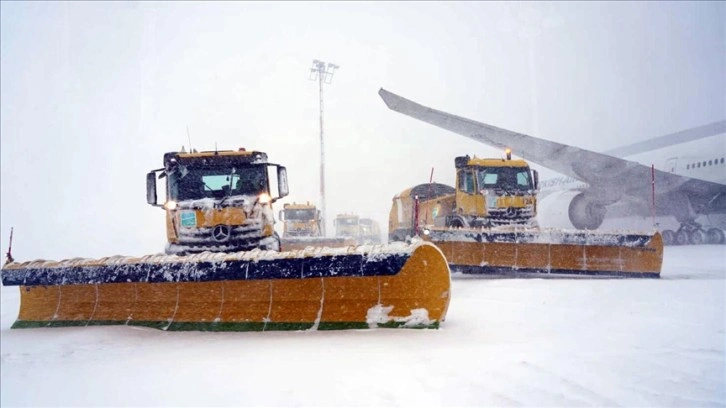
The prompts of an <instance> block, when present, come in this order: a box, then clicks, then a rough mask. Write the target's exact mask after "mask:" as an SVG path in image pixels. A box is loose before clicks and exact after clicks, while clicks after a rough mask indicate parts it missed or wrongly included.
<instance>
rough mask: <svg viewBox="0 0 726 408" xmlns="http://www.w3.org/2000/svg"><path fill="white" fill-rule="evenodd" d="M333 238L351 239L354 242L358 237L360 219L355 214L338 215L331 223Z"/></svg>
mask: <svg viewBox="0 0 726 408" xmlns="http://www.w3.org/2000/svg"><path fill="white" fill-rule="evenodd" d="M333 223H334V225H335V236H336V237H338V238H353V239H355V240H356V241H357V240H358V237H359V236H360V226H359V224H360V217H359V216H357V215H355V214H338V215H337V216H336V217H335V220H334V221H333Z"/></svg>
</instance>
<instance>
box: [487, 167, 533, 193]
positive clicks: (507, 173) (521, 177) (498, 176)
mask: <svg viewBox="0 0 726 408" xmlns="http://www.w3.org/2000/svg"><path fill="white" fill-rule="evenodd" d="M476 176H477V185H478V186H479V190H486V189H495V190H504V191H509V192H525V191H529V190H533V189H534V188H533V186H532V179H531V177H530V175H529V168H527V167H488V168H478V169H477V171H476Z"/></svg>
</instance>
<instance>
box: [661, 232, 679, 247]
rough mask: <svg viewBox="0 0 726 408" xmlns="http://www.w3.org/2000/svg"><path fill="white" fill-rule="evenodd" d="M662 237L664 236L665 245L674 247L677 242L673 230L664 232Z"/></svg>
mask: <svg viewBox="0 0 726 408" xmlns="http://www.w3.org/2000/svg"><path fill="white" fill-rule="evenodd" d="M661 235H662V236H663V244H664V245H673V244H674V243H675V242H676V233H675V232H673V230H668V229H667V230H663V233H662V234H661Z"/></svg>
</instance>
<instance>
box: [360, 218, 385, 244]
mask: <svg viewBox="0 0 726 408" xmlns="http://www.w3.org/2000/svg"><path fill="white" fill-rule="evenodd" d="M359 241H360V243H361V244H378V243H380V242H381V228H380V227H379V226H378V222H376V221H375V220H373V219H371V218H361V219H360V239H359Z"/></svg>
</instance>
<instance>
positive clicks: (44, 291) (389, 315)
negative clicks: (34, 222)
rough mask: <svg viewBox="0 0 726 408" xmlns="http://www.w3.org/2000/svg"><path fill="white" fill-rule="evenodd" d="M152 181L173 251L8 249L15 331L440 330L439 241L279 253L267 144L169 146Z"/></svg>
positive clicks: (280, 178) (443, 274)
mask: <svg viewBox="0 0 726 408" xmlns="http://www.w3.org/2000/svg"><path fill="white" fill-rule="evenodd" d="M158 179H165V180H166V183H165V190H166V199H165V201H164V202H163V204H162V203H158V201H157V190H156V189H157V183H156V181H157V180H158ZM271 179H276V184H277V186H276V187H277V188H276V190H277V194H276V195H275V196H274V197H273V196H272V193H271V190H270V184H274V183H272V182H271ZM146 180H147V201H148V203H149V204H151V205H154V206H160V207H162V208H164V210H165V213H166V230H167V236H168V243H167V246H166V252H167V253H166V254H158V255H147V256H142V257H138V258H137V257H123V256H112V257H106V258H100V259H81V258H73V259H68V260H63V261H57V262H56V261H45V260H37V261H31V262H16V261H14V260H13V259H12V257H11V256H10V251H8V260H7V262H6V263H5V265H4V266H3V268H2V271H1V273H2V283H3V285H9V286H19V287H20V294H21V297H20V312H19V316H18V319H17V321H16V322H15V323H14V324H13V328H26V327H58V326H88V325H135V326H146V327H154V328H159V329H163V330H205V331H207V330H210V331H248V330H258V331H260V330H307V329H312V330H317V329H320V330H323V329H360V328H375V327H410V328H436V327H438V326H439V324H440V322H442V321H443V320H444V318H445V315H446V310H447V307H448V304H449V293H450V290H449V285H450V280H449V279H450V277H449V268H448V265H447V263H446V259H445V258H444V256H443V254H442V253H441V251H440V250H439V249H438V248H437V247H436V246H434V245H432V244H430V243H425V242H422V243H418V244H413V245H408V244H403V243H397V244H389V245H379V246H349V247H345V248H306V249H305V250H299V251H287V252H279V249H280V245H279V238H278V237H277V234H276V233H275V232H274V229H273V224H274V222H275V220H274V218H273V214H274V212H273V211H272V204H273V203H274V202H275V201H276V200H277V199H279V198H280V197H283V196H285V195H287V193H288V187H287V173H286V169H285V167H283V166H280V165H277V164H271V163H268V162H267V155H266V154H265V153H263V152H259V151H246V150H244V149H240V150H238V151H214V152H200V153H197V152H192V153H185V152H171V153H166V154H165V155H164V158H163V168H161V169H157V170H153V171H151V172H150V173H148V175H147V178H146Z"/></svg>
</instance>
